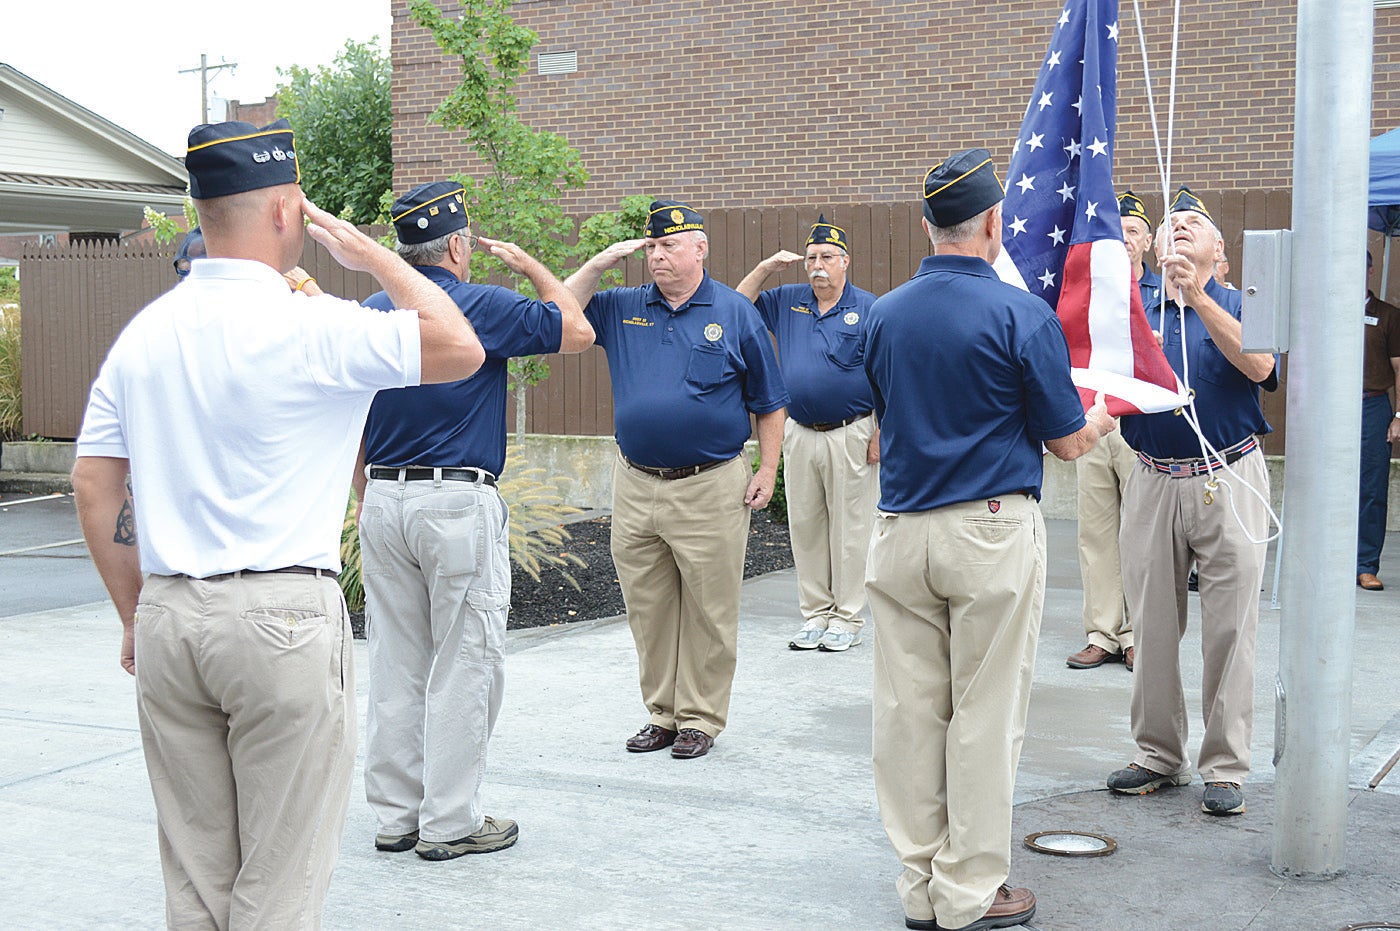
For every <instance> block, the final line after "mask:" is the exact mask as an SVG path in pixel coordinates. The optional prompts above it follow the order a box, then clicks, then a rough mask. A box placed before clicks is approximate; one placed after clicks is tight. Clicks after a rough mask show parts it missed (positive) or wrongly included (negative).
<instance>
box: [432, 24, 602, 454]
mask: <svg viewBox="0 0 1400 931" xmlns="http://www.w3.org/2000/svg"><path fill="white" fill-rule="evenodd" d="M511 3H512V0H463V2H462V5H461V13H460V15H458V16H455V17H452V16H448V15H446V14H444V12H443V11H442V10H440V9H439V8H438V6H437V4H436V3H434V2H433V0H410V2H409V12H410V13H411V15H412V16H413V19H414V21H415V22H417V23H418V25H420V26H422V27H423V28H425V29H427V30H428V31H429V32H430V33H432V36H433V39H434V40H435V41H436V42H437V44H438V46H439V47H440V48H442V50H443V52H445V53H446V54H447V55H448V56H450V57H452V58H455V59H457V61H458V64H459V67H460V69H461V73H462V80H461V83H459V84H458V85H457V87H456V88H455V89H453V91H452V92H451V93H449V94H448V95H447V97H446V98H445V99H444V100H443V101H442V103H440V104H439V105H438V107H437V109H436V110H435V111H433V116H432V120H433V122H435V123H438V124H439V125H441V126H442V127H443V128H445V129H448V130H453V131H461V132H463V133H464V134H465V136H466V144H467V145H468V146H470V147H471V149H472V151H473V152H475V153H476V156H477V158H478V159H479V160H480V162H481V164H482V166H483V169H484V170H483V171H482V174H481V177H480V178H473V177H470V176H468V175H458V176H457V180H458V181H460V182H461V183H462V186H463V187H464V188H465V189H466V197H467V206H468V208H469V210H470V212H471V218H472V229H473V231H474V232H477V233H479V234H482V235H485V236H489V237H491V238H492V239H502V240H506V241H508V242H513V243H516V244H517V245H519V246H520V247H521V248H522V249H524V250H525V251H526V252H528V253H530V254H531V255H533V256H534V257H535V258H537V259H539V260H540V261H541V262H542V263H544V265H545V267H547V268H551V269H555V270H559V269H562V268H565V267H567V265H568V264H569V263H570V261H571V260H572V258H573V255H574V250H573V248H571V247H570V246H569V239H570V238H571V236H572V234H573V232H574V224H573V221H572V220H570V219H569V218H568V217H567V216H565V214H564V208H563V207H562V206H561V205H560V199H561V197H562V195H563V194H564V193H565V192H566V191H569V190H575V189H578V188H582V187H583V186H584V185H585V184H587V183H588V172H587V171H585V170H584V167H583V162H582V159H581V158H580V156H579V153H578V152H577V151H576V150H575V149H574V148H573V147H571V146H570V145H569V143H568V142H567V141H566V140H565V139H564V137H562V136H560V135H558V134H557V133H551V132H547V131H544V130H539V129H532V128H531V127H529V126H526V125H525V124H524V123H523V122H521V120H520V117H519V116H518V115H517V113H516V110H517V105H516V99H515V93H514V88H515V83H516V81H517V80H518V79H519V78H520V77H521V75H523V74H524V73H525V72H526V71H527V70H528V69H529V67H530V49H532V48H533V47H534V45H535V43H536V42H537V41H539V36H537V35H536V34H535V33H534V32H533V31H532V30H530V29H527V28H526V27H524V26H521V25H518V24H517V23H516V22H515V21H514V20H513V19H511V16H510V12H509V11H510V6H511ZM472 264H473V271H472V274H473V277H476V278H479V279H484V278H486V277H487V276H488V275H491V274H493V273H495V274H498V275H505V276H506V277H509V278H511V279H513V282H514V285H515V287H516V288H517V289H519V290H521V291H524V292H526V293H528V292H529V291H530V287H529V283H528V282H526V281H525V280H524V279H523V278H520V277H519V276H515V275H513V274H511V273H510V272H509V270H508V269H506V268H505V266H504V265H502V264H501V263H500V262H499V261H497V260H495V259H493V258H491V257H490V256H487V255H484V254H483V255H479V256H478V257H475V258H473V260H472ZM509 371H510V376H511V383H512V386H513V387H514V389H515V401H516V434H517V436H518V435H519V434H521V433H523V432H524V429H525V390H526V388H528V387H530V386H531V385H536V384H539V383H540V382H541V381H544V379H545V378H547V377H549V366H548V365H547V364H546V363H545V362H544V361H543V360H542V359H540V358H539V357H536V356H532V357H527V358H522V359H512V360H511V362H510V367H509Z"/></svg>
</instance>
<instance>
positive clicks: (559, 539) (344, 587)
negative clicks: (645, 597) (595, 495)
mask: <svg viewBox="0 0 1400 931" xmlns="http://www.w3.org/2000/svg"><path fill="white" fill-rule="evenodd" d="M505 474H506V475H507V476H509V477H508V478H503V479H501V481H500V484H499V485H497V488H498V489H499V490H500V493H501V497H502V498H504V499H505V502H506V504H507V505H509V507H510V558H511V561H512V562H514V563H515V564H516V565H517V566H519V567H520V568H521V569H522V570H523V571H524V572H525V574H526V575H528V576H530V578H532V579H534V580H535V581H537V582H538V581H539V578H540V570H541V569H545V568H552V569H558V570H559V574H560V575H562V576H563V577H564V578H565V579H566V580H567V581H568V582H569V584H570V585H572V586H573V587H574V588H575V589H577V588H578V582H577V581H576V580H575V579H574V577H573V576H572V575H570V574H569V571H568V569H569V567H570V566H585V565H587V563H585V562H584V561H583V560H582V559H581V558H579V557H578V556H576V555H574V554H573V553H567V552H563V551H561V550H560V547H561V546H563V545H564V544H565V543H566V542H567V541H568V540H569V539H570V537H569V531H568V530H566V529H564V525H563V522H564V519H565V518H566V517H569V516H571V515H574V514H578V513H580V511H579V509H578V508H576V507H572V506H570V505H567V504H565V503H564V485H565V483H566V482H567V481H568V479H567V478H565V477H563V476H555V477H554V478H552V479H547V478H545V471H544V469H541V468H538V467H534V468H525V467H523V462H522V461H521V459H520V451H519V448H518V447H516V446H515V445H511V446H509V447H508V448H507V450H506V467H505ZM340 561H341V564H342V568H341V571H340V590H341V591H342V592H343V593H344V594H345V603H346V605H347V606H349V608H350V610H351V611H363V610H364V609H365V588H364V579H363V577H362V575H361V564H360V534H359V533H358V531H357V530H356V528H355V494H354V492H353V491H352V492H351V493H350V502H349V506H348V507H347V508H346V511H345V524H344V526H343V527H342V528H341V531H340Z"/></svg>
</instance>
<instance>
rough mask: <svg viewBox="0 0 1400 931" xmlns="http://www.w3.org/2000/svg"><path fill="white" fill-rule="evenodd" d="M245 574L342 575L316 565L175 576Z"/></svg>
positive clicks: (231, 576) (214, 579) (210, 577)
mask: <svg viewBox="0 0 1400 931" xmlns="http://www.w3.org/2000/svg"><path fill="white" fill-rule="evenodd" d="M245 575H314V576H316V577H317V578H322V579H336V578H339V577H340V573H339V572H336V571H334V570H333V569H317V568H315V567H314V566H284V567H282V568H281V569H239V570H238V571H237V572H220V573H219V574H218V575H206V576H205V577H204V578H202V579H201V578H200V577H199V576H194V575H185V574H184V573H183V572H182V573H180V574H179V575H177V576H175V578H177V579H194V580H195V581H196V582H222V581H223V580H225V579H236V578H239V577H241V576H245Z"/></svg>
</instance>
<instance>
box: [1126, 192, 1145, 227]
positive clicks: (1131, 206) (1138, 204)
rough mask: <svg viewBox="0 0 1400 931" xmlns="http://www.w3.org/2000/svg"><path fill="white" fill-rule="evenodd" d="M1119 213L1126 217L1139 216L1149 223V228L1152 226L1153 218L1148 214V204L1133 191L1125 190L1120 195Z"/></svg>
mask: <svg viewBox="0 0 1400 931" xmlns="http://www.w3.org/2000/svg"><path fill="white" fill-rule="evenodd" d="M1118 215H1119V216H1121V217H1123V218H1125V219H1126V218H1127V217H1137V218H1138V219H1139V220H1141V221H1142V222H1144V223H1146V224H1147V228H1148V229H1151V228H1152V220H1151V218H1149V217H1148V216H1147V205H1146V204H1144V203H1143V202H1142V198H1141V197H1138V196H1137V195H1136V194H1134V193H1133V192H1132V191H1124V192H1123V193H1122V194H1119V195H1118Z"/></svg>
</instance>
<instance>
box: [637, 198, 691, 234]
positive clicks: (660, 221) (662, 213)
mask: <svg viewBox="0 0 1400 931" xmlns="http://www.w3.org/2000/svg"><path fill="white" fill-rule="evenodd" d="M687 230H700V231H701V232H704V230H705V218H704V217H702V216H700V213H699V212H698V211H696V210H695V209H693V208H691V207H688V206H686V205H685V204H683V203H681V202H680V201H677V200H654V201H652V202H651V212H649V213H648V214H647V222H646V226H644V227H642V235H643V236H646V237H648V238H651V239H660V238H661V237H663V236H674V235H675V234H677V233H684V232H685V231H687Z"/></svg>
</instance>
